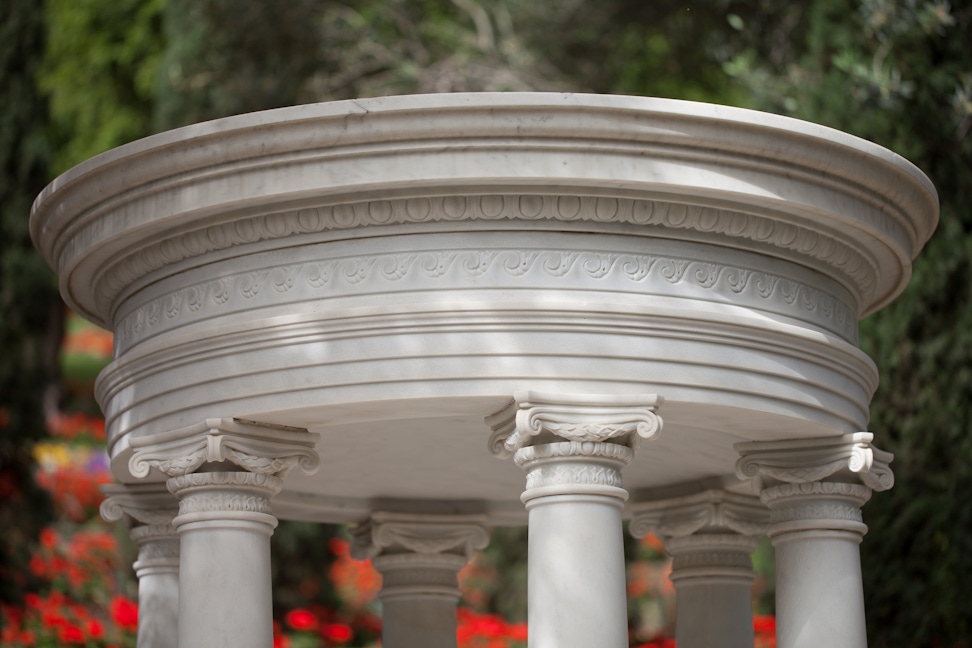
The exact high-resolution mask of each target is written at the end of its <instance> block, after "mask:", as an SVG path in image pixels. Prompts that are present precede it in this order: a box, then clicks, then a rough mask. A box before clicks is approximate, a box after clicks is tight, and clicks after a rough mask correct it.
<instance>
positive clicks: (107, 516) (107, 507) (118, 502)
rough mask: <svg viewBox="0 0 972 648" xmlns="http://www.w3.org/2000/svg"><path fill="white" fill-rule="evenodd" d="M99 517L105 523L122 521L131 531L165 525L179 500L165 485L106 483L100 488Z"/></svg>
mask: <svg viewBox="0 0 972 648" xmlns="http://www.w3.org/2000/svg"><path fill="white" fill-rule="evenodd" d="M101 492H102V493H104V495H105V499H104V500H103V501H102V502H101V508H100V512H101V517H102V519H104V520H105V521H106V522H117V521H118V520H124V521H125V524H126V525H127V526H129V527H130V528H132V527H135V528H137V527H138V526H139V525H148V526H163V527H164V526H167V525H171V524H172V518H174V517H175V516H176V514H177V513H178V512H179V501H178V500H177V499H176V498H175V497H173V495H172V493H170V492H169V489H168V488H166V486H165V484H164V483H153V484H106V485H104V486H102V487H101Z"/></svg>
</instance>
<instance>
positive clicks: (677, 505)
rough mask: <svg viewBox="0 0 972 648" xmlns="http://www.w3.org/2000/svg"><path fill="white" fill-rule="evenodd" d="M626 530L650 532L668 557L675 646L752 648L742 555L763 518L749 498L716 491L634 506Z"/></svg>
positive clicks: (748, 582)
mask: <svg viewBox="0 0 972 648" xmlns="http://www.w3.org/2000/svg"><path fill="white" fill-rule="evenodd" d="M633 508H634V511H635V513H634V517H633V519H632V520H631V526H630V531H631V533H632V535H634V536H635V537H643V536H645V535H646V534H647V533H648V532H649V531H652V532H654V533H657V534H658V535H659V537H661V538H662V539H663V541H664V543H665V550H666V551H668V553H669V554H671V555H672V557H673V558H674V561H673V563H672V574H671V577H670V578H671V581H672V584H673V585H674V586H675V591H676V593H677V595H676V608H675V639H676V640H677V641H678V646H679V648H709V647H710V646H721V647H725V648H752V646H753V610H752V586H753V580H754V579H755V577H756V574H755V572H754V571H753V565H752V560H751V558H750V555H751V554H752V553H753V552H754V551H755V550H756V547H758V546H759V538H760V537H761V536H762V535H763V533H764V532H765V530H766V524H767V523H768V522H769V517H770V514H769V510H768V509H767V508H766V506H764V505H763V503H762V502H760V501H759V500H758V499H756V498H755V497H748V496H743V495H739V494H736V493H730V492H727V491H724V490H720V489H713V490H706V491H700V492H698V493H694V494H691V495H686V496H682V497H674V498H659V499H655V500H650V499H649V500H648V501H645V502H641V503H639V504H635V505H634V507H633Z"/></svg>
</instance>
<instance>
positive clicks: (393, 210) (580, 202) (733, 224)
mask: <svg viewBox="0 0 972 648" xmlns="http://www.w3.org/2000/svg"><path fill="white" fill-rule="evenodd" d="M497 219H511V220H527V221H530V220H563V221H595V222H597V221H604V220H605V219H608V220H611V221H613V222H619V223H630V224H633V225H639V226H658V227H665V228H671V229H683V230H694V231H697V232H701V233H707V234H721V235H725V236H730V237H733V238H740V239H746V240H749V241H753V242H754V243H758V244H760V245H764V246H770V247H776V248H782V249H784V250H788V251H791V252H796V253H799V254H803V255H806V256H808V257H810V258H812V259H815V260H817V261H819V262H821V263H824V264H826V265H829V266H831V267H833V268H835V269H837V270H839V271H840V272H841V273H843V274H845V275H846V276H848V277H849V278H850V280H851V281H852V282H853V284H854V285H855V287H856V289H857V292H858V293H859V294H860V295H861V301H862V302H866V301H867V300H868V299H869V298H870V297H871V296H872V295H873V293H874V290H875V288H876V280H875V277H876V269H875V267H874V262H873V261H872V260H870V259H869V258H868V257H867V256H865V255H864V254H863V253H862V252H861V251H860V250H858V249H856V248H853V247H851V244H850V242H849V241H844V240H838V239H837V238H836V237H835V236H831V235H827V234H824V233H821V232H818V231H814V230H812V229H809V228H803V227H798V226H796V225H794V224H792V223H786V222H779V221H776V220H773V219H772V218H769V217H765V216H760V215H756V214H745V213H741V212H733V211H729V210H725V209H716V208H712V207H704V206H699V205H680V204H673V203H667V202H662V201H645V200H632V199H618V198H607V197H594V196H581V197H577V196H514V195H510V196H497V195H488V196H481V197H476V196H468V197H467V196H435V197H429V198H415V199H397V200H391V201H389V200H377V201H370V202H360V203H349V204H344V205H326V206H320V207H308V208H302V209H299V210H294V211H288V212H282V213H275V214H264V215H257V216H253V217H250V218H246V219H240V220H236V221H233V222H229V223H223V224H217V225H204V226H203V227H202V228H200V229H199V230H197V231H193V232H188V233H183V234H180V235H177V236H175V237H173V238H170V239H166V240H163V241H160V242H155V243H150V244H149V245H147V246H144V247H142V248H139V249H135V250H132V251H131V253H130V254H128V255H127V256H125V257H122V258H121V259H119V260H118V261H117V262H115V263H114V264H113V265H112V266H110V267H109V268H108V269H107V270H106V271H105V273H104V274H103V276H102V278H101V279H100V280H99V281H98V284H97V286H96V291H97V302H98V305H99V308H103V309H106V310H108V309H110V308H111V307H112V304H113V302H114V300H115V299H116V297H117V296H118V294H119V293H120V292H121V291H122V290H123V289H124V288H125V287H126V286H128V285H130V284H131V282H133V281H135V280H137V279H139V278H140V277H143V276H145V275H146V274H149V273H150V272H153V271H155V270H158V269H160V268H161V267H163V266H165V265H167V264H171V263H177V262H179V261H182V260H184V259H187V258H191V257H194V256H199V255H202V254H206V253H209V252H213V251H218V250H223V249H227V248H230V247H233V246H237V245H246V244H250V243H255V242H258V241H265V240H274V239H279V238H284V237H289V236H294V235H301V234H308V233H317V232H325V231H329V230H341V229H350V228H358V227H375V226H382V225H388V224H396V223H415V222H435V221H455V220H497ZM515 267H518V266H515ZM601 268H603V264H602V265H601ZM686 269H687V266H686V265H685V264H682V263H678V262H674V263H670V264H667V267H666V269H665V271H664V272H665V274H664V276H665V277H666V278H670V279H671V280H674V281H678V280H680V277H681V275H682V274H683V273H684V272H685V271H686ZM703 274H704V280H705V281H708V278H709V277H710V275H709V273H703ZM355 276H356V275H355V274H352V275H351V279H353V278H354V277H355ZM264 278H265V277H259V276H253V277H251V278H250V283H249V285H248V286H247V288H246V290H245V291H244V296H247V297H252V296H253V295H255V294H257V293H258V292H259V291H260V289H261V287H262V283H263V279H264ZM732 285H738V277H734V278H733V279H732ZM788 294H790V295H792V298H793V299H796V298H797V297H798V295H797V294H795V293H793V292H790V293H788ZM803 298H805V299H808V300H810V301H813V300H815V299H816V298H815V297H814V296H813V295H811V294H805V295H804V296H803ZM171 305H172V304H167V306H171Z"/></svg>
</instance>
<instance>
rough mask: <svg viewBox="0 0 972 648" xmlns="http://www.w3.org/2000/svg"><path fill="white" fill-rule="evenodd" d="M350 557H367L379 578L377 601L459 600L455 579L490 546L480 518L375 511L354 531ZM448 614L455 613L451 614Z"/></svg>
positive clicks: (484, 526)
mask: <svg viewBox="0 0 972 648" xmlns="http://www.w3.org/2000/svg"><path fill="white" fill-rule="evenodd" d="M353 533H354V539H353V542H352V545H351V554H352V555H353V556H354V557H355V558H358V559H359V560H363V559H365V558H371V559H372V563H373V564H374V566H375V569H377V570H378V571H379V572H380V573H381V575H382V585H381V591H380V592H379V593H378V596H379V597H380V598H381V600H382V602H384V603H386V604H387V603H388V602H389V601H392V600H400V601H413V600H414V599H415V597H434V598H437V599H440V600H441V599H446V600H448V601H449V604H450V605H455V603H456V602H457V601H458V600H459V597H460V595H461V593H460V591H459V583H458V580H457V574H458V573H459V570H460V569H462V568H463V567H464V566H465V565H466V563H467V562H468V561H469V558H470V557H472V553H473V551H475V550H476V549H482V548H484V547H485V546H486V545H487V544H488V543H489V530H488V529H487V527H486V524H485V518H484V517H481V516H446V515H411V514H401V513H388V512H382V511H379V512H375V513H373V514H372V516H371V518H370V519H369V520H367V521H366V522H364V523H362V524H360V525H359V526H358V527H357V528H356V529H355V530H354V532H353ZM452 614H453V615H454V614H455V612H454V610H453V612H452Z"/></svg>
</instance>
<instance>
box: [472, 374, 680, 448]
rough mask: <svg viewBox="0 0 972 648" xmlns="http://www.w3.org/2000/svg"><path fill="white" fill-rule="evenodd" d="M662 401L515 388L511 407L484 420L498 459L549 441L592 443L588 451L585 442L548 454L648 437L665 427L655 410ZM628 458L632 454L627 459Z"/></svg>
mask: <svg viewBox="0 0 972 648" xmlns="http://www.w3.org/2000/svg"><path fill="white" fill-rule="evenodd" d="M662 402H664V399H663V398H662V397H660V396H657V395H655V394H635V395H623V396H610V395H587V394H542V393H538V392H530V391H521V392H517V393H516V394H514V395H513V400H512V401H511V402H510V404H509V405H507V406H506V407H505V408H503V409H502V410H500V411H499V412H497V413H495V414H493V415H491V416H488V417H487V418H486V424H487V425H489V427H490V429H492V430H493V434H492V436H491V437H490V440H489V446H490V450H491V451H492V452H493V454H495V455H496V456H498V457H500V458H507V457H509V456H511V455H513V454H514V453H515V452H517V451H518V450H519V449H521V448H524V447H526V446H528V445H531V444H533V445H538V444H542V443H545V442H546V443H549V442H551V441H572V442H581V443H583V442H588V443H591V444H592V445H591V447H590V448H588V449H585V446H583V445H577V446H569V447H566V448H564V447H563V446H559V449H555V450H549V451H548V452H568V453H573V452H580V453H584V452H594V451H595V449H594V442H597V443H600V442H605V441H609V440H616V441H617V442H618V443H620V444H627V445H631V444H633V443H635V442H636V441H637V439H639V438H641V439H650V438H652V437H654V436H655V435H656V434H658V432H659V431H660V430H661V427H662V419H661V417H660V416H658V414H656V410H657V409H658V406H659V405H661V404H662ZM612 445H615V444H612ZM604 451H606V450H597V452H604ZM535 452H538V451H535ZM610 452H621V451H620V450H610ZM524 457H526V455H524ZM535 458H537V459H539V458H545V457H539V456H537V457H535ZM531 460H532V457H531ZM630 460H631V459H630V457H628V458H627V461H630ZM525 461H526V459H525V458H524V459H523V460H517V463H518V464H519V465H521V466H522V467H525V463H524V462H525ZM627 461H625V463H627Z"/></svg>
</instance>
